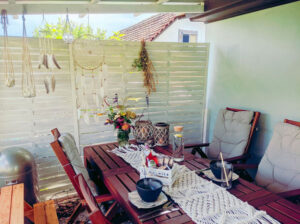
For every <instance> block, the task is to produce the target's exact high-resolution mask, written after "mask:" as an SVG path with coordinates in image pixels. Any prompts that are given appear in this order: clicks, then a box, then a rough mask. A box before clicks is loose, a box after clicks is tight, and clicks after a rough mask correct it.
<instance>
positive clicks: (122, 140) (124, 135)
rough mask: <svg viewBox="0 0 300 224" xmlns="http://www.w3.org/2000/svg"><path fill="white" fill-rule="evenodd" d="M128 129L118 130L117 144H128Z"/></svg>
mask: <svg viewBox="0 0 300 224" xmlns="http://www.w3.org/2000/svg"><path fill="white" fill-rule="evenodd" d="M129 133H130V131H123V130H121V129H119V130H118V143H119V146H125V145H128V140H129Z"/></svg>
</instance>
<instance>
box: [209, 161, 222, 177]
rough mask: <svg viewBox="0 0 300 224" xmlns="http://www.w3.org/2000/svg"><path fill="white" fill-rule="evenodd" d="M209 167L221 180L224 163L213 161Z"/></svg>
mask: <svg viewBox="0 0 300 224" xmlns="http://www.w3.org/2000/svg"><path fill="white" fill-rule="evenodd" d="M209 167H210V170H211V172H212V173H213V174H214V175H215V177H216V178H217V179H221V169H222V163H221V161H220V160H212V161H211V162H210V163H209Z"/></svg>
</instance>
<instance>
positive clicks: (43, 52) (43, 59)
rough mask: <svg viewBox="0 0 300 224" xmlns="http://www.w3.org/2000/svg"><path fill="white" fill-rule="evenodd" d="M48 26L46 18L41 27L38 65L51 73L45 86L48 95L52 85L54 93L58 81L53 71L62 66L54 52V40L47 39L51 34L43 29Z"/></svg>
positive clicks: (45, 81) (46, 79)
mask: <svg viewBox="0 0 300 224" xmlns="http://www.w3.org/2000/svg"><path fill="white" fill-rule="evenodd" d="M45 25H46V22H45V19H44V16H43V20H42V23H41V25H40V30H39V48H40V63H39V65H38V68H39V69H42V68H45V69H47V70H49V71H50V75H47V77H46V78H45V79H44V85H45V89H46V93H47V94H49V92H50V83H51V89H52V92H54V91H55V85H56V80H55V77H54V73H53V69H55V68H57V69H61V67H60V65H59V64H58V62H57V60H56V57H55V55H54V51H53V39H50V38H49V37H47V35H49V33H47V31H46V30H43V27H44V26H45Z"/></svg>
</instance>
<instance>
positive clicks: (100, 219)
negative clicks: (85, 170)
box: [74, 174, 110, 224]
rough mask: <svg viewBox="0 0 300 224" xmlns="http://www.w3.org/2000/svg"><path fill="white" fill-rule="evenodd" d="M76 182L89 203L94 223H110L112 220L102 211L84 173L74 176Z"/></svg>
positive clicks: (90, 216) (91, 218)
mask: <svg viewBox="0 0 300 224" xmlns="http://www.w3.org/2000/svg"><path fill="white" fill-rule="evenodd" d="M74 180H75V182H76V184H77V185H78V187H79V189H80V191H81V194H82V195H83V198H84V200H85V201H86V203H87V206H88V211H89V219H90V221H91V222H92V223H93V224H103V223H106V224H109V223H110V222H109V221H108V220H107V219H106V218H105V216H104V215H103V214H102V212H101V211H100V209H99V207H98V204H97V201H96V199H95V197H94V196H93V194H92V192H91V189H90V188H89V186H88V184H87V183H86V181H85V179H84V177H83V175H82V174H78V175H76V176H75V177H74Z"/></svg>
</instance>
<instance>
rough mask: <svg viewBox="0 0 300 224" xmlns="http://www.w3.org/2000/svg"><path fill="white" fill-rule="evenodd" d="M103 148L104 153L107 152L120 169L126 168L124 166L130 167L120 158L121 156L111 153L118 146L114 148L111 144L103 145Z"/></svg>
mask: <svg viewBox="0 0 300 224" xmlns="http://www.w3.org/2000/svg"><path fill="white" fill-rule="evenodd" d="M101 148H103V149H104V151H105V152H106V154H107V155H108V156H109V157H110V158H111V159H112V160H113V161H115V162H116V163H117V164H118V166H120V167H124V166H128V165H129V164H128V163H126V162H125V161H124V160H123V159H122V158H120V157H119V156H117V155H116V154H114V153H112V152H109V151H111V150H112V149H115V148H116V146H114V145H113V144H109V145H102V146H101Z"/></svg>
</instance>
